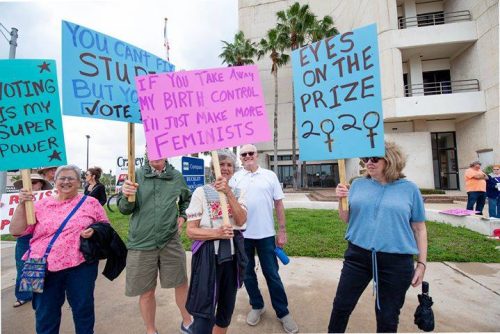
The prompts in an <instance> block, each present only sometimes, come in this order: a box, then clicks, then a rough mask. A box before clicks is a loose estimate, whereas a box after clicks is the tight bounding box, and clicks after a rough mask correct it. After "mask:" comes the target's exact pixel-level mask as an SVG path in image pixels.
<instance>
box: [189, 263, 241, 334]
mask: <svg viewBox="0 0 500 334" xmlns="http://www.w3.org/2000/svg"><path fill="white" fill-rule="evenodd" d="M215 272H216V276H217V282H216V291H215V301H214V302H216V303H217V312H216V314H215V317H211V318H204V317H198V316H194V317H193V318H194V322H193V325H192V327H191V330H192V332H193V334H210V333H212V329H213V327H214V325H217V326H219V327H221V328H226V327H229V324H230V323H231V317H232V316H233V312H234V305H235V304H236V292H237V291H238V286H237V285H238V282H237V279H236V259H235V258H234V257H233V260H232V261H228V262H224V263H222V264H218V265H217V268H216V270H215Z"/></svg>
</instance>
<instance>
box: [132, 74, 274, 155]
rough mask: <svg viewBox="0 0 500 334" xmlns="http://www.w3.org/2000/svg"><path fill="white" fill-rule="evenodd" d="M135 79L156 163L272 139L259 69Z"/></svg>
mask: <svg viewBox="0 0 500 334" xmlns="http://www.w3.org/2000/svg"><path fill="white" fill-rule="evenodd" d="M135 81H136V89H137V92H138V96H139V105H140V108H141V116H142V123H143V125H144V131H145V134H146V142H147V147H148V149H147V150H148V156H149V158H150V159H152V160H155V159H160V158H165V157H172V156H180V155H184V154H189V153H197V152H203V151H211V150H216V149H219V148H223V147H229V146H237V145H241V144H247V143H256V142H261V141H268V140H270V139H271V131H270V129H269V124H268V120H267V115H266V109H265V103H264V96H263V94H262V87H261V83H260V79H259V72H258V69H257V67H256V66H235V67H225V68H216V69H207V70H195V71H180V72H170V73H161V74H150V75H144V76H138V77H136V79H135Z"/></svg>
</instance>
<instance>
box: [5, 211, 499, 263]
mask: <svg viewBox="0 0 500 334" xmlns="http://www.w3.org/2000/svg"><path fill="white" fill-rule="evenodd" d="M113 210H115V212H109V211H108V215H109V218H110V220H111V222H112V224H113V227H114V228H115V229H116V231H117V232H118V233H119V234H120V236H121V237H122V238H123V239H124V240H126V237H127V233H128V218H129V217H128V216H123V215H121V214H120V213H119V212H118V209H117V208H116V206H115V207H113ZM286 218H287V232H288V244H287V245H286V246H285V250H286V252H287V253H288V255H290V256H310V257H323V258H342V257H343V255H344V251H345V249H346V247H347V242H346V241H345V240H344V234H345V230H346V227H347V225H346V224H344V223H343V222H342V221H341V220H340V219H339V217H338V214H337V211H332V210H310V209H287V210H286ZM427 232H428V238H429V255H428V260H429V261H452V262H486V263H500V251H498V250H496V249H495V246H500V242H498V241H496V240H491V239H488V238H486V237H485V236H483V235H481V234H479V233H476V232H473V231H470V230H468V229H466V228H462V227H453V226H451V225H447V224H441V223H435V222H427ZM2 240H13V238H12V237H10V236H2ZM182 241H183V244H184V247H185V249H186V250H188V249H189V248H190V245H191V242H190V240H189V239H188V238H187V237H186V234H185V232H183V235H182Z"/></svg>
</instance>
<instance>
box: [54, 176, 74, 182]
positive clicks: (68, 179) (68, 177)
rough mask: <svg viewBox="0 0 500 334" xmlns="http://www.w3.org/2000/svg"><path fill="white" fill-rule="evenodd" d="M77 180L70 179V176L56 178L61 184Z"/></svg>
mask: <svg viewBox="0 0 500 334" xmlns="http://www.w3.org/2000/svg"><path fill="white" fill-rule="evenodd" d="M76 180H77V179H76V177H72V176H61V177H58V178H57V181H61V182H66V181H68V182H75V181H76Z"/></svg>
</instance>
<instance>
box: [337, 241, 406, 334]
mask: <svg viewBox="0 0 500 334" xmlns="http://www.w3.org/2000/svg"><path fill="white" fill-rule="evenodd" d="M377 267H378V284H379V287H378V294H379V295H378V298H379V302H380V303H379V304H380V310H379V309H378V308H377V306H376V304H375V315H376V319H377V332H378V333H381V332H392V333H395V332H397V331H398V322H399V312H400V310H401V308H402V307H403V304H404V302H405V296H406V290H408V288H409V287H410V284H411V279H412V277H413V256H412V255H410V254H392V253H383V252H378V253H377ZM372 277H373V271H372V254H371V251H369V250H366V249H363V248H361V247H358V246H356V245H354V244H352V243H349V246H348V248H347V250H346V252H345V254H344V266H343V267H342V273H341V274H340V281H339V285H338V287H337V294H336V295H335V299H334V301H333V309H332V314H331V316H330V323H329V325H328V333H343V332H345V329H346V327H347V323H348V322H349V317H350V315H351V313H352V311H353V310H354V307H355V306H356V304H357V303H358V300H359V297H360V296H361V294H362V293H363V291H364V290H365V288H366V286H367V285H368V283H370V281H371V280H372Z"/></svg>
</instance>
